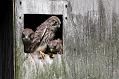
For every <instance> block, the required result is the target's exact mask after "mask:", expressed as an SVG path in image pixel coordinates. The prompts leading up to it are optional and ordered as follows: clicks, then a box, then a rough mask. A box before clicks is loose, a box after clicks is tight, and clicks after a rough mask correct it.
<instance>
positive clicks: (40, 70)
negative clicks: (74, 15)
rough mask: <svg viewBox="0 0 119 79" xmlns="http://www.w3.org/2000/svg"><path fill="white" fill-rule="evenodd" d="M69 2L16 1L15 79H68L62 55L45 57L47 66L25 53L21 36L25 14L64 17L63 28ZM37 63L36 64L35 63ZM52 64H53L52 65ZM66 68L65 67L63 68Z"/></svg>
mask: <svg viewBox="0 0 119 79" xmlns="http://www.w3.org/2000/svg"><path fill="white" fill-rule="evenodd" d="M65 5H67V1H41V0H32V1H31V0H21V1H19V0H16V1H15V26H16V27H15V29H16V30H15V33H16V34H15V37H16V38H15V40H16V52H15V79H39V78H40V79H54V78H63V79H65V78H66V75H64V74H67V73H66V69H64V67H65V65H63V64H65V63H64V62H63V61H64V60H63V59H62V56H61V55H56V56H55V58H54V59H50V58H49V56H47V55H46V57H45V60H44V62H45V64H43V63H42V60H40V59H39V60H38V59H37V57H36V58H35V59H34V60H33V59H32V57H31V55H29V54H25V53H24V47H23V43H22V39H21V34H22V31H23V29H24V14H53V15H63V27H65V26H66V23H67V20H66V19H65V17H67V8H66V7H65ZM34 61H35V62H34ZM50 63H52V64H50ZM63 66H64V67H63Z"/></svg>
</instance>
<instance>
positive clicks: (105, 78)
mask: <svg viewBox="0 0 119 79" xmlns="http://www.w3.org/2000/svg"><path fill="white" fill-rule="evenodd" d="M28 1H30V0H28ZM52 1H55V0H52ZM67 2H68V7H67V25H66V26H65V27H64V36H63V37H64V40H63V41H64V54H63V56H62V57H61V59H62V64H60V65H61V66H60V68H59V66H57V63H54V64H53V65H52V67H50V68H48V70H47V71H46V72H45V73H41V75H39V72H38V71H37V70H38V69H36V68H35V66H36V65H28V63H29V62H26V61H25V62H24V60H25V55H24V53H23V51H21V50H22V48H21V47H22V45H21V43H22V42H21V40H19V39H20V37H19V36H20V35H19V33H20V30H17V31H16V32H17V33H18V34H17V36H18V37H16V39H17V42H16V45H17V48H16V49H17V50H16V55H15V60H16V61H15V62H16V64H15V65H16V67H15V69H16V71H15V72H16V74H15V79H39V78H41V79H118V77H119V61H118V60H119V57H118V54H119V53H118V52H119V50H118V48H119V47H118V46H119V39H118V37H119V35H118V33H119V31H118V30H119V27H118V25H119V24H118V21H119V16H118V14H119V5H118V3H119V1H118V0H113V1H112V0H67ZM16 4H18V5H16V6H17V8H19V9H20V8H21V7H20V4H19V0H16ZM30 7H32V6H30ZM51 7H52V8H51V9H52V11H53V12H54V7H53V5H52V6H51ZM19 9H17V10H19ZM31 12H32V11H31ZM16 14H17V13H16ZM18 14H19V15H20V13H18ZM19 15H16V16H18V17H16V19H17V20H18V19H19ZM21 18H22V17H21ZM16 23H17V24H18V25H16V26H19V27H16V28H19V29H22V28H20V25H21V26H23V24H21V23H20V21H18V22H16ZM19 47H20V48H19ZM24 63H25V64H24ZM26 68H27V69H26Z"/></svg>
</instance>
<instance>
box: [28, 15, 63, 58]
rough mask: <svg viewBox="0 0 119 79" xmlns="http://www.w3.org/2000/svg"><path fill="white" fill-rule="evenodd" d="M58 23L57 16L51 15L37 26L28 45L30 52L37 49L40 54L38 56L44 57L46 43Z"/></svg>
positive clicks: (59, 22)
mask: <svg viewBox="0 0 119 79" xmlns="http://www.w3.org/2000/svg"><path fill="white" fill-rule="evenodd" d="M60 24H61V21H60V19H59V18H58V17H57V16H51V17H49V18H48V19H47V20H46V21H45V22H43V23H42V24H41V25H40V26H38V27H37V28H36V31H35V33H34V37H33V40H32V43H31V45H30V52H31V53H33V52H38V51H39V53H40V55H41V56H40V58H44V57H45V50H46V49H47V44H48V42H49V41H51V40H53V39H54V36H55V32H56V31H57V29H58V28H60Z"/></svg>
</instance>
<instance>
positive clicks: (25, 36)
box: [22, 28, 34, 42]
mask: <svg viewBox="0 0 119 79" xmlns="http://www.w3.org/2000/svg"><path fill="white" fill-rule="evenodd" d="M33 36H34V31H33V30H32V29H29V28H25V29H24V30H23V32H22V40H23V41H24V42H29V41H31V40H32V39H33Z"/></svg>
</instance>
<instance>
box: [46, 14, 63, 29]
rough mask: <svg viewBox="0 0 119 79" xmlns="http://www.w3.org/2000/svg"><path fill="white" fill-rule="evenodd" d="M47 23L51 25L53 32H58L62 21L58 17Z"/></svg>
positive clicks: (51, 18)
mask: <svg viewBox="0 0 119 79" xmlns="http://www.w3.org/2000/svg"><path fill="white" fill-rule="evenodd" d="M47 21H48V23H49V24H50V26H51V27H50V28H51V30H52V31H56V30H57V29H58V28H60V24H61V21H60V19H59V18H58V17H57V16H51V17H50V18H49V19H48V20H47Z"/></svg>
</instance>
